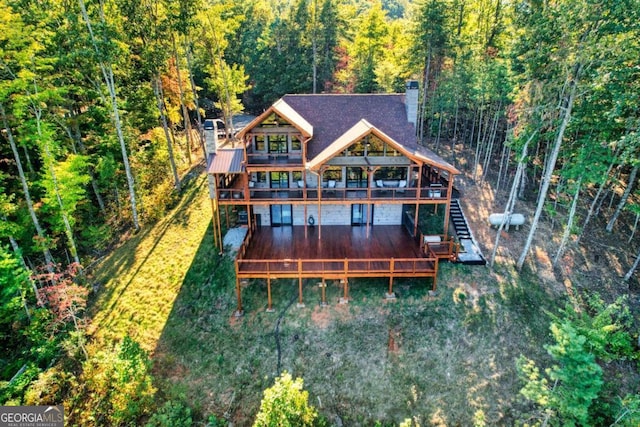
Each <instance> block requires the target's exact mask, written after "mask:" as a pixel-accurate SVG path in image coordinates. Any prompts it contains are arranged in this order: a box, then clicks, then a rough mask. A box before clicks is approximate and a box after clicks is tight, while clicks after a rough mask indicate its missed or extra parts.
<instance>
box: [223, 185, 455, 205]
mask: <svg viewBox="0 0 640 427" xmlns="http://www.w3.org/2000/svg"><path fill="white" fill-rule="evenodd" d="M247 193H248V194H247ZM318 195H320V196H321V197H322V199H323V200H334V201H348V200H368V199H371V200H390V201H393V200H404V201H409V200H415V199H416V197H419V198H420V200H434V201H435V200H441V201H444V200H446V199H447V189H446V188H444V187H424V188H413V187H409V188H407V187H405V188H375V187H374V188H343V187H334V188H326V187H325V188H320V189H318V188H316V187H302V188H299V187H294V188H262V187H253V188H249V190H248V192H247V191H245V190H244V189H242V188H220V189H218V199H219V201H220V202H221V203H229V204H233V203H235V202H239V201H244V202H251V201H278V200H283V199H284V200H290V201H304V200H318Z"/></svg>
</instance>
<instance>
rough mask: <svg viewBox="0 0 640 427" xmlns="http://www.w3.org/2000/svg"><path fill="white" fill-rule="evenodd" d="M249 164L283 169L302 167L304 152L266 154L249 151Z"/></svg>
mask: <svg viewBox="0 0 640 427" xmlns="http://www.w3.org/2000/svg"><path fill="white" fill-rule="evenodd" d="M247 164H248V165H250V166H258V167H261V168H268V167H270V166H273V167H277V168H282V167H283V166H302V165H303V161H302V152H300V151H297V152H291V153H266V152H256V151H254V150H249V149H247Z"/></svg>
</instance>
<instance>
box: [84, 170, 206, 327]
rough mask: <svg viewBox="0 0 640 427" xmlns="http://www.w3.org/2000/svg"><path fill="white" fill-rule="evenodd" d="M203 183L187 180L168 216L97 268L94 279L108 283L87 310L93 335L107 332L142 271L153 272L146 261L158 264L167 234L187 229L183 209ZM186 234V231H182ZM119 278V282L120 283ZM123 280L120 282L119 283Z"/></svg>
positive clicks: (130, 240) (151, 225)
mask: <svg viewBox="0 0 640 427" xmlns="http://www.w3.org/2000/svg"><path fill="white" fill-rule="evenodd" d="M205 184H206V181H205V180H203V179H200V180H197V179H190V180H189V181H188V182H185V186H184V187H183V193H182V197H181V198H180V201H179V203H178V204H177V206H175V207H174V208H173V209H172V211H171V213H170V215H168V216H167V217H166V218H164V219H163V220H161V221H160V222H159V223H156V224H148V225H145V227H144V228H143V229H142V230H141V231H140V232H139V233H137V234H136V235H135V236H133V237H131V238H130V239H129V240H127V241H126V242H125V243H124V244H123V245H122V246H121V247H120V248H118V249H116V251H114V253H113V254H112V256H110V257H109V258H108V261H107V262H103V264H102V265H100V266H99V267H98V268H96V270H95V272H94V275H95V276H96V277H101V278H106V279H107V280H109V282H110V283H108V285H106V286H105V287H104V288H102V289H100V290H99V292H98V294H97V296H96V298H95V299H94V301H93V302H92V304H91V307H90V311H89V312H90V316H91V317H92V318H93V325H92V329H93V330H94V331H99V330H104V329H107V330H108V329H109V328H110V327H111V326H112V323H113V322H114V321H116V320H117V318H118V316H114V315H113V311H114V310H116V308H117V307H118V306H119V305H120V303H121V299H122V297H123V295H124V294H125V293H127V292H128V290H129V287H130V286H131V284H132V283H134V282H135V281H137V280H140V277H139V274H140V272H141V271H142V270H143V269H147V268H153V266H150V265H149V264H150V263H149V261H150V260H152V261H153V262H157V259H154V257H157V254H156V250H157V248H158V245H160V244H161V242H162V241H163V239H164V238H165V235H166V233H167V231H168V230H169V229H170V228H172V227H176V226H178V227H186V226H187V224H188V223H189V212H190V210H189V209H186V207H187V206H189V205H190V204H191V203H193V202H194V201H195V200H196V199H197V198H198V197H200V196H201V194H202V192H204V191H206V190H205V188H204V187H205ZM185 232H188V230H185ZM121 278H122V279H121ZM121 280H122V281H121Z"/></svg>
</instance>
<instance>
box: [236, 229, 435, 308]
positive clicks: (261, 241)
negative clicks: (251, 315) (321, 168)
mask: <svg viewBox="0 0 640 427" xmlns="http://www.w3.org/2000/svg"><path fill="white" fill-rule="evenodd" d="M439 258H440V257H439V256H438V255H437V254H436V253H434V252H433V251H432V250H431V249H430V248H429V247H424V246H422V247H421V245H420V243H419V239H415V238H413V237H411V235H410V234H409V233H408V232H407V231H406V230H405V229H404V227H402V226H381V225H376V226H371V227H365V226H361V227H353V226H326V225H325V226H323V227H322V239H318V229H317V227H307V234H306V236H305V227H303V226H293V227H291V226H290V227H262V228H257V229H253V230H252V229H250V230H249V232H248V233H247V237H246V238H245V241H244V243H243V244H242V246H241V247H240V249H239V251H238V255H237V258H236V291H237V294H238V310H237V313H241V312H242V297H241V293H242V289H241V288H242V287H241V282H242V281H243V280H246V279H266V281H267V290H268V309H271V280H274V279H298V282H299V304H302V281H303V280H304V279H312V278H313V279H319V280H322V283H323V284H324V281H325V280H339V281H340V282H341V283H342V284H343V288H344V296H343V298H342V299H343V300H344V301H347V300H348V299H349V296H348V295H349V291H348V287H349V284H348V282H349V279H350V278H355V277H385V278H389V291H388V292H387V296H388V297H393V280H394V278H400V277H425V278H432V290H435V288H436V276H437V274H438V259H439Z"/></svg>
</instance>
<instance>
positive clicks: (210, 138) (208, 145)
mask: <svg viewBox="0 0 640 427" xmlns="http://www.w3.org/2000/svg"><path fill="white" fill-rule="evenodd" d="M213 123H214V127H213V130H209V129H206V130H205V131H204V147H205V150H207V154H215V153H216V149H217V146H218V129H217V126H216V122H215V121H214V122H213Z"/></svg>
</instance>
